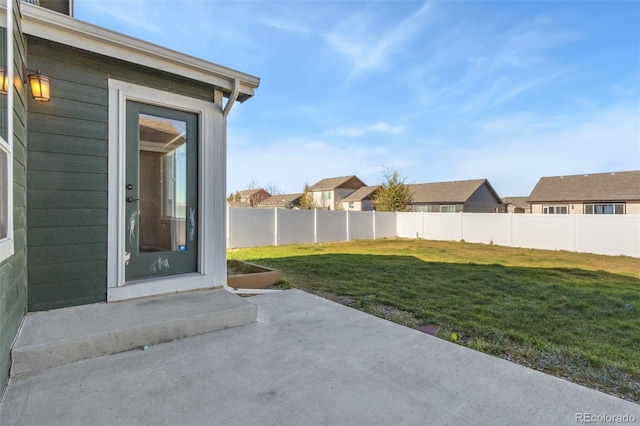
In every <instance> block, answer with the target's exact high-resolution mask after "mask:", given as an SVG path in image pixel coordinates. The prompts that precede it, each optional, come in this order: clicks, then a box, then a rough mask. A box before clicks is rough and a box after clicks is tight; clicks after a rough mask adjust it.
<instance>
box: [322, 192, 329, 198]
mask: <svg viewBox="0 0 640 426" xmlns="http://www.w3.org/2000/svg"><path fill="white" fill-rule="evenodd" d="M322 199H323V200H330V199H331V191H322Z"/></svg>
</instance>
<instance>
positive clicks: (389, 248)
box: [228, 239, 640, 403]
mask: <svg viewBox="0 0 640 426" xmlns="http://www.w3.org/2000/svg"><path fill="white" fill-rule="evenodd" d="M228 257H229V258H230V259H240V260H249V261H251V262H254V263H257V264H260V265H263V266H267V267H271V268H276V269H280V270H281V271H282V273H283V281H282V283H281V284H280V287H281V288H299V289H302V290H305V291H310V292H313V293H315V294H319V295H321V296H324V297H327V298H329V299H333V300H337V299H338V298H340V297H345V296H348V297H350V298H352V299H354V300H355V302H354V303H353V304H351V305H350V306H352V307H354V308H356V309H360V310H363V311H365V312H369V313H372V314H374V315H378V316H381V317H384V318H387V319H389V320H391V321H395V322H398V323H400V324H403V325H405V326H408V327H418V326H421V325H426V324H435V325H438V326H439V327H440V331H439V332H438V336H439V337H441V338H443V339H448V340H451V339H452V334H453V333H455V334H456V335H457V343H458V344H461V345H464V346H467V347H470V348H473V349H476V350H479V351H482V352H486V353H489V354H492V355H495V356H499V357H502V358H505V359H509V360H511V361H514V362H517V363H520V364H523V365H526V366H528V367H531V368H535V369H537V370H540V371H544V372H546V373H549V374H553V375H556V376H559V377H562V378H565V379H566V380H571V381H574V382H577V383H580V384H583V385H585V386H589V387H591V388H595V389H598V390H601V391H603V392H607V393H610V394H613V395H616V396H619V397H622V398H625V399H628V400H631V401H634V402H636V403H638V402H640V259H634V258H629V257H622V256H620V257H612V256H598V255H589V254H577V253H569V252H562V251H543V250H529V249H513V248H506V247H498V246H492V245H483V244H469V243H458V242H437V241H424V240H403V239H385V240H376V241H356V242H349V243H332V244H317V245H291V246H279V247H260V248H251V249H233V250H229V251H228Z"/></svg>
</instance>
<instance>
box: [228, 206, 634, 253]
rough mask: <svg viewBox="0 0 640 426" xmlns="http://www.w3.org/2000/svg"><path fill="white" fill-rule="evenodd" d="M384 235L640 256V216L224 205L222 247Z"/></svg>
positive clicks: (377, 237) (340, 239)
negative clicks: (223, 241)
mask: <svg viewBox="0 0 640 426" xmlns="http://www.w3.org/2000/svg"><path fill="white" fill-rule="evenodd" d="M389 237H402V238H423V239H427V240H443V241H461V240H464V241H467V242H470V243H485V244H496V245H500V246H507V247H522V248H534V249H547V250H566V251H573V252H582V253H595V254H606V255H614V256H617V255H625V256H631V257H638V258H640V215H618V216H616V215H575V214H569V215H542V214H513V213H508V214H496V213H384V212H353V211H350V212H349V211H327V210H286V209H250V208H233V207H229V209H228V215H227V247H229V248H239V247H257V246H266V245H283V244H312V243H321V242H335V241H353V240H363V239H379V238H389Z"/></svg>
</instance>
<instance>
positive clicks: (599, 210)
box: [584, 203, 624, 214]
mask: <svg viewBox="0 0 640 426" xmlns="http://www.w3.org/2000/svg"><path fill="white" fill-rule="evenodd" d="M584 214H624V203H604V204H585V205H584Z"/></svg>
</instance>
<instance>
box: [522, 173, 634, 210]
mask: <svg viewBox="0 0 640 426" xmlns="http://www.w3.org/2000/svg"><path fill="white" fill-rule="evenodd" d="M631 200H633V201H635V200H640V170H634V171H629V172H613V173H596V174H590V175H571V176H553V177H543V178H540V180H539V181H538V184H537V185H536V186H535V188H533V191H532V192H531V195H530V196H529V201H530V202H542V201H631Z"/></svg>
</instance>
